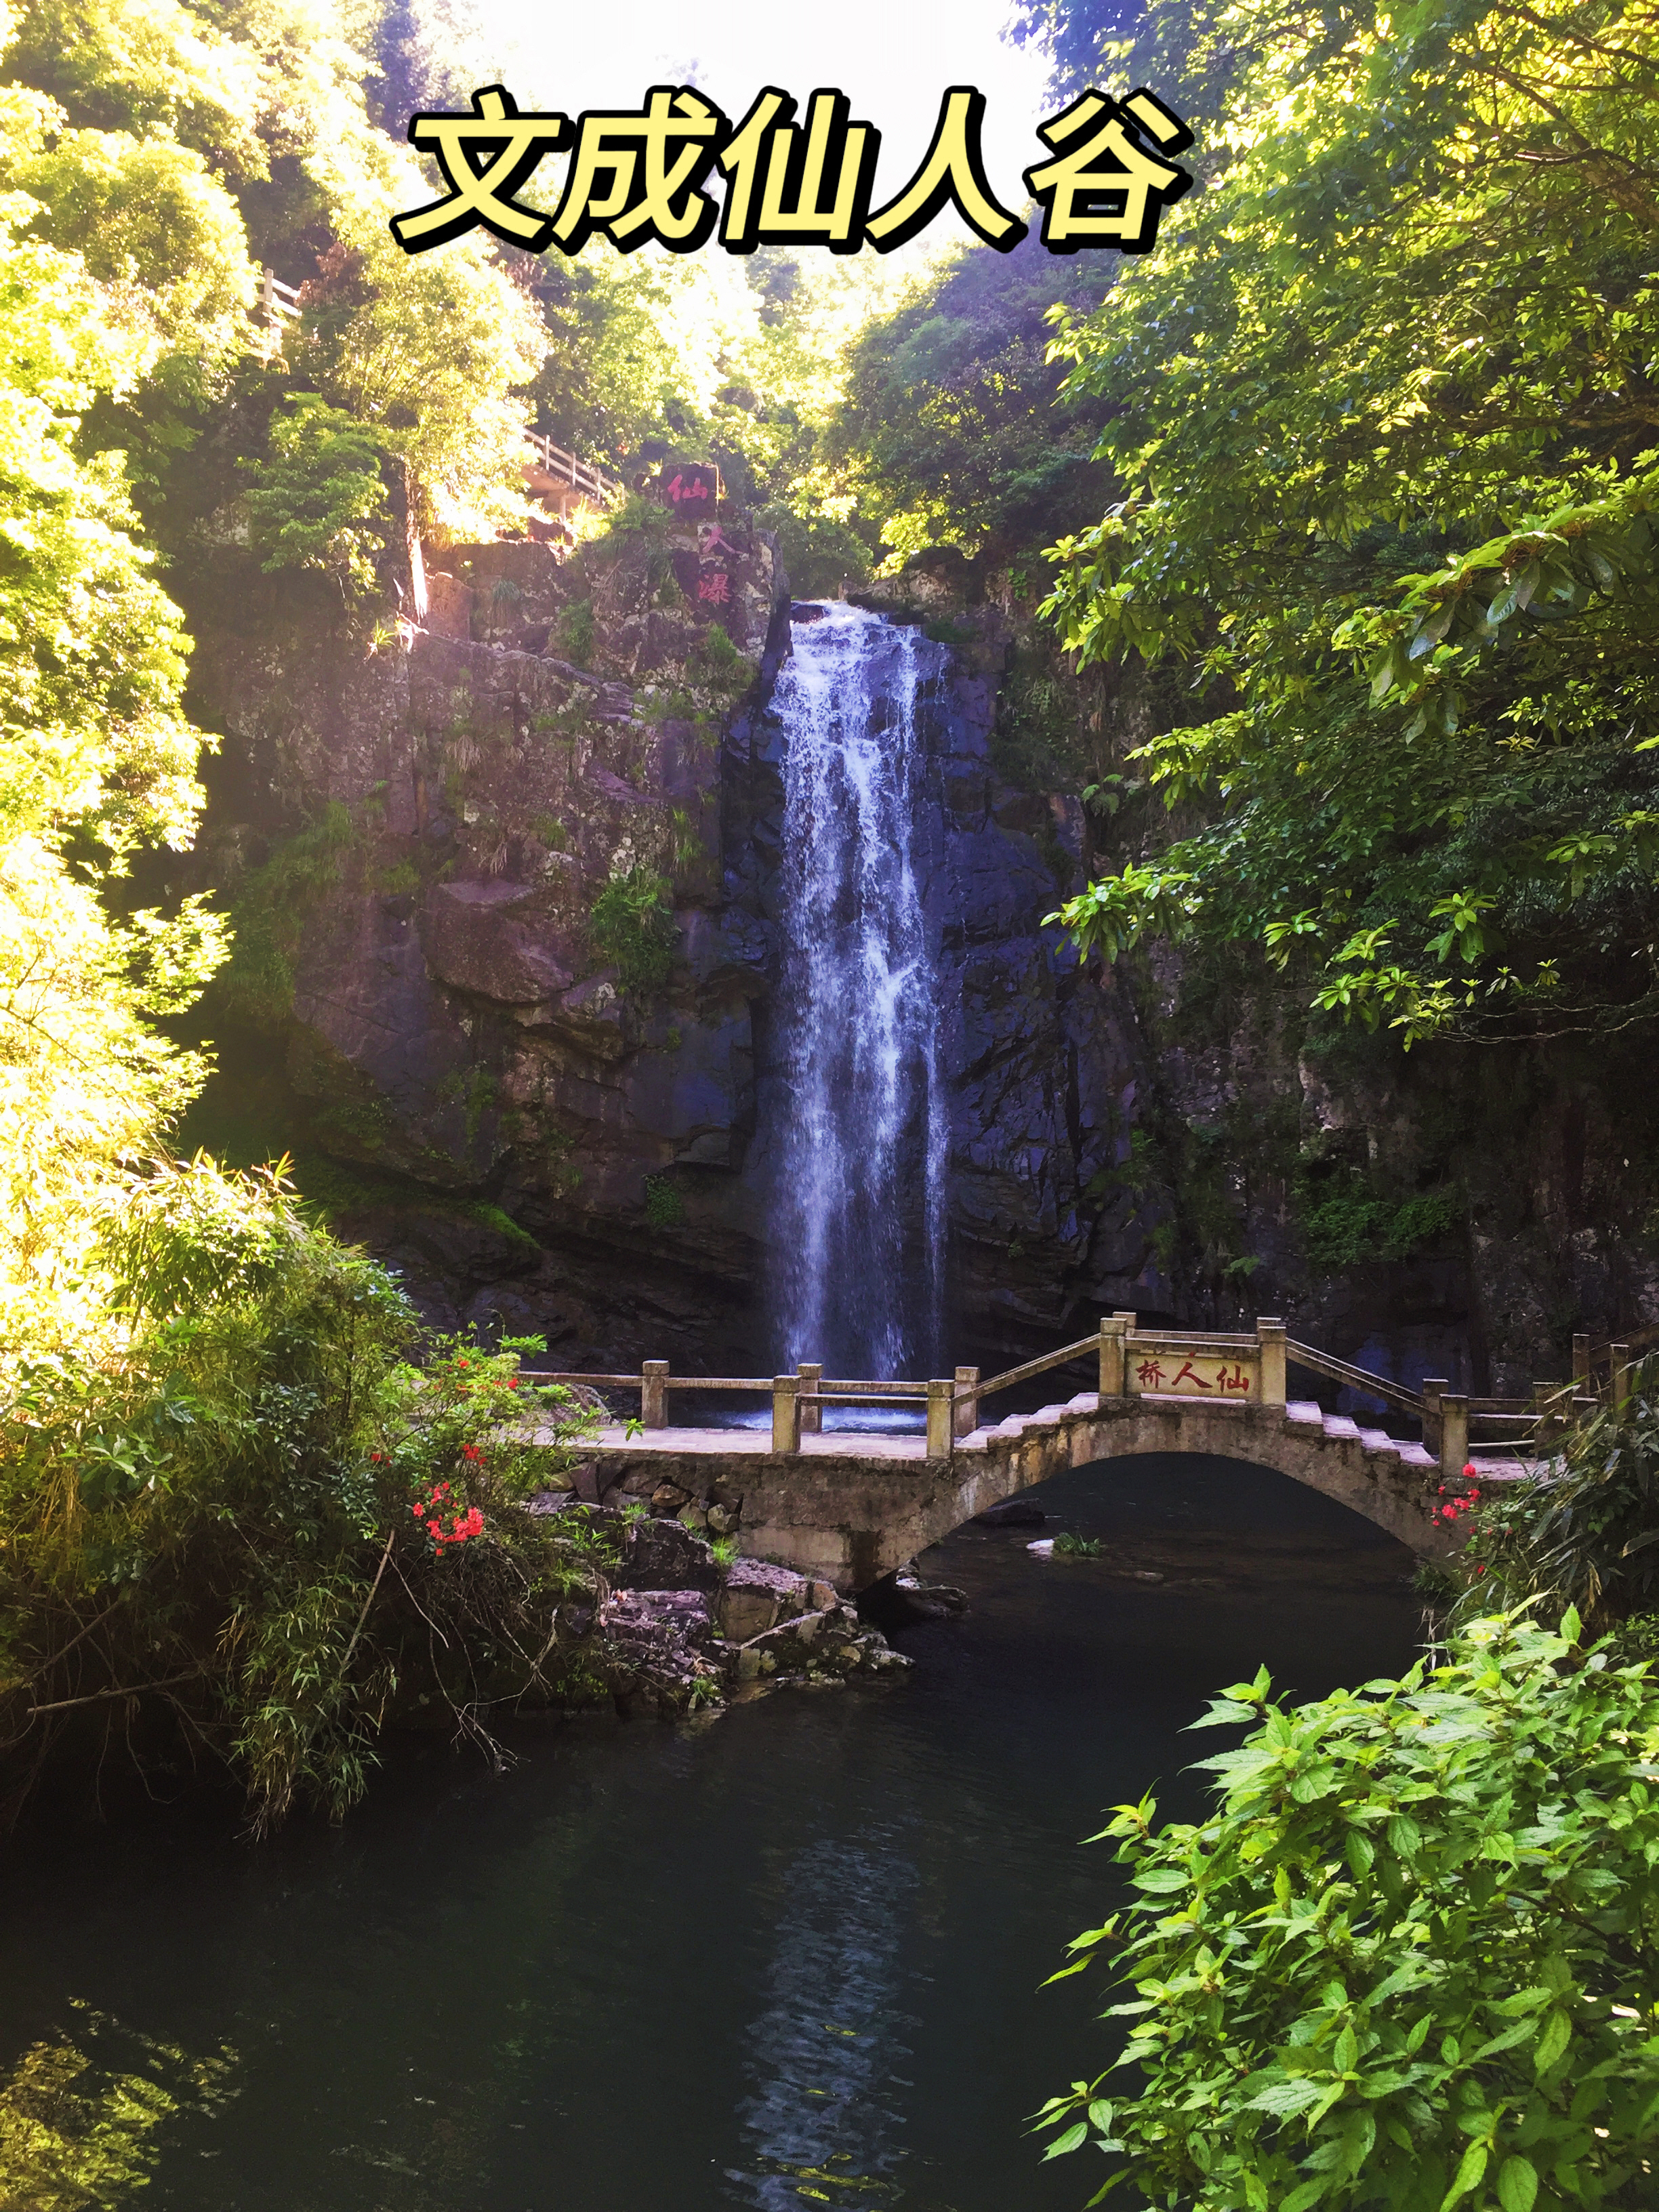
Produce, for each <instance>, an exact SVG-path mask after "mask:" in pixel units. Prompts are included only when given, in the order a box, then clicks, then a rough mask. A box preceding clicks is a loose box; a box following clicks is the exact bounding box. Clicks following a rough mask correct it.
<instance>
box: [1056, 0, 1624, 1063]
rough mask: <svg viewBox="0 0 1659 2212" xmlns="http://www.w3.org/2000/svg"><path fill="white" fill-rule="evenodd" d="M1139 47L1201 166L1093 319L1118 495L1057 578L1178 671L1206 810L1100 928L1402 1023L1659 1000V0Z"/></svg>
mask: <svg viewBox="0 0 1659 2212" xmlns="http://www.w3.org/2000/svg"><path fill="white" fill-rule="evenodd" d="M1123 67H1124V69H1125V70H1126V71H1127V74H1128V76H1130V77H1131V79H1133V80H1139V78H1142V77H1145V76H1147V75H1149V74H1152V75H1155V76H1157V79H1158V82H1160V83H1161V85H1162V87H1163V88H1164V92H1165V94H1166V96H1168V97H1170V98H1171V99H1172V100H1174V102H1175V104H1176V106H1178V107H1180V108H1182V110H1183V112H1188V113H1191V114H1194V115H1195V116H1198V117H1201V118H1206V122H1205V125H1204V131H1203V137H1202V142H1201V145H1200V149H1199V150H1198V152H1197V153H1196V154H1195V155H1194V159H1195V160H1199V161H1200V164H1201V166H1202V167H1203V168H1204V169H1205V170H1206V179H1205V181H1206V184H1207V185H1208V187H1209V188H1208V189H1207V190H1200V191H1195V192H1194V193H1192V194H1190V195H1189V196H1188V198H1187V199H1186V200H1185V201H1184V202H1183V203H1182V205H1181V206H1180V207H1179V208H1178V209H1177V210H1175V211H1174V214H1173V215H1172V216H1170V217H1169V218H1166V227H1165V234H1164V236H1163V237H1161V238H1160V241H1159V246H1158V252H1156V253H1155V254H1153V255H1151V256H1149V257H1148V258H1146V259H1145V260H1144V261H1141V262H1139V263H1137V264H1135V265H1134V266H1133V268H1131V269H1129V270H1127V271H1126V273H1125V275H1124V276H1123V277H1122V278H1121V280H1120V282H1119V283H1117V284H1116V285H1115V287H1114V288H1113V289H1112V290H1111V291H1110V293H1109V295H1107V298H1106V300H1105V301H1104V302H1103V305H1102V306H1101V307H1099V308H1098V309H1097V311H1096V313H1094V314H1093V315H1092V316H1091V317H1088V318H1087V319H1084V318H1080V317H1077V316H1072V317H1070V318H1068V319H1066V321H1065V322H1064V325H1063V326H1062V328H1061V330H1060V334H1059V343H1060V349H1061V350H1062V352H1063V354H1064V355H1065V356H1066V358H1068V359H1069V360H1070V361H1071V362H1073V370H1072V375H1071V380H1070V387H1071V389H1072V390H1073V391H1074V392H1079V393H1081V394H1082V395H1084V396H1085V397H1086V398H1089V399H1090V400H1091V402H1093V403H1094V404H1097V405H1099V406H1102V407H1103V409H1104V410H1105V412H1106V416H1107V418H1108V419H1107V421H1106V427H1105V429H1104V433H1103V437H1102V440H1101V444H1100V452H1101V454H1102V456H1103V459H1105V460H1106V461H1107V462H1109V464H1110V465H1111V466H1112V468H1113V469H1114V470H1115V473H1116V476H1117V478H1118V480H1119V483H1120V484H1121V493H1120V495H1119V497H1118V499H1117V501H1116V502H1115V504H1114V505H1113V506H1112V507H1111V508H1110V509H1109V512H1108V513H1107V514H1106V516H1105V518H1104V520H1101V521H1099V522H1097V524H1096V525H1095V526H1094V527H1093V528H1091V529H1090V530H1087V531H1085V532H1078V533H1075V534H1073V536H1071V537H1069V538H1066V539H1064V540H1063V541H1062V543H1061V544H1060V548H1059V550H1058V558H1059V561H1060V574H1059V580H1058V583H1057V586H1056V589H1055V591H1054V595H1053V599H1052V601H1051V605H1050V611H1051V613H1052V615H1053V617H1054V620H1055V621H1056V623H1058V625H1059V627H1060V634H1061V635H1062V636H1063V638H1064V641H1065V642H1066V645H1067V646H1068V647H1070V648H1072V649H1073V650H1074V651H1075V652H1076V653H1077V654H1078V655H1079V657H1080V659H1082V660H1083V661H1084V662H1085V663H1086V662H1088V661H1091V660H1094V659H1117V660H1123V661H1127V662H1129V663H1139V664H1141V665H1165V666H1168V667H1177V666H1179V667H1181V668H1182V671H1183V673H1184V675H1185V677H1186V678H1187V683H1188V703H1187V704H1186V705H1185V706H1184V707H1182V708H1180V709H1178V710H1177V713H1176V715H1175V716H1174V717H1173V718H1171V717H1170V716H1167V715H1166V716H1165V718H1164V720H1165V724H1166V726H1164V727H1163V728H1161V729H1160V731H1159V732H1158V734H1156V735H1155V736H1154V737H1153V738H1152V741H1151V743H1150V744H1147V745H1146V747H1145V748H1144V749H1143V750H1142V751H1141V753H1140V755H1139V758H1140V759H1141V760H1143V761H1144V762H1145V763H1146V773H1147V774H1148V775H1150V777H1151V778H1152V781H1154V783H1155V784H1156V785H1157V786H1158V787H1160V788H1161V790H1162V791H1163V793H1164V796H1165V798H1166V799H1168V800H1169V801H1170V804H1171V805H1180V806H1181V807H1182V815H1181V818H1180V824H1179V830H1180V834H1178V835H1177V836H1176V841H1175V842H1174V844H1173V846H1172V847H1171V848H1169V849H1167V850H1165V851H1164V852H1163V853H1162V854H1160V855H1159V856H1158V860H1157V861H1156V862H1155V863H1150V862H1149V860H1148V859H1147V858H1146V856H1142V857H1141V858H1139V859H1138V860H1135V861H1133V863H1132V864H1131V865H1130V866H1128V867H1127V868H1126V869H1124V870H1123V871H1121V872H1120V873H1119V874H1118V875H1117V876H1116V877H1115V878H1109V879H1108V880H1107V881H1106V882H1105V883H1103V884H1100V885H1098V886H1097V887H1096V888H1095V889H1094V890H1091V891H1090V892H1089V893H1087V894H1085V896H1083V897H1082V898H1080V899H1079V900H1077V901H1075V902H1073V903H1072V904H1071V905H1070V906H1068V907H1067V908H1066V909H1065V915H1066V921H1067V923H1068V924H1069V925H1070V926H1071V927H1072V928H1073V930H1074V931H1075V932H1076V933H1077V935H1078V936H1079V939H1080V940H1081V941H1082V942H1084V943H1085V944H1093V945H1099V946H1100V948H1101V949H1102V950H1103V951H1105V952H1106V953H1107V954H1108V956H1109V957H1110V956H1111V955H1112V954H1113V953H1114V952H1115V951H1117V950H1119V949H1121V947H1122V946H1123V945H1125V944H1127V943H1130V942H1133V939H1134V937H1135V936H1136V935H1137V934H1139V933H1142V932H1144V931H1146V930H1147V929H1152V930H1154V931H1157V932H1159V933H1166V934H1181V933H1187V932H1189V931H1192V930H1198V931H1200V932H1203V933H1209V934H1211V935H1212V936H1216V937H1220V938H1239V939H1253V940H1255V942H1256V943H1257V944H1259V945H1263V946H1264V947H1265V948H1266V950H1267V953H1268V955H1269V957H1272V958H1273V960H1274V961H1276V962H1277V963H1280V964H1281V965H1283V966H1285V967H1286V968H1287V969H1289V971H1290V972H1291V975H1293V976H1294V977H1296V978H1297V979H1301V980H1303V983H1304V990H1306V989H1308V988H1309V987H1311V988H1312V991H1313V994H1314V996H1315V1000H1316V1003H1317V1004H1318V1005H1319V1006H1322V1007H1324V1008H1326V1009H1327V1010H1328V1011H1330V1012H1333V1013H1334V1014H1337V1015H1339V1016H1341V1017H1343V1018H1348V1019H1358V1020H1360V1021H1362V1022H1364V1023H1365V1024H1372V1025H1375V1024H1386V1025H1388V1026H1389V1027H1391V1028H1393V1029H1395V1030H1397V1031H1398V1032H1399V1034H1400V1036H1401V1039H1402V1040H1403V1041H1404V1042H1407V1043H1410V1042H1412V1041H1413V1039H1414V1038H1417V1037H1419V1036H1424V1035H1426V1034H1431V1033H1433V1032H1436V1031H1441V1030H1462V1031H1465V1032H1469V1031H1472V1032H1474V1033H1476V1034H1480V1035H1497V1036H1505V1035H1510V1034H1520V1035H1522V1036H1535V1035H1537V1034H1540V1033H1541V1032H1543V1033H1551V1032H1559V1031H1560V1030H1570V1029H1572V1028H1575V1027H1577V1028H1583V1027H1593V1026H1595V1025H1597V1024H1601V1025H1612V1026H1619V1025H1624V1024H1629V1023H1631V1022H1632V1021H1635V1020H1638V1019H1642V1020H1645V1019H1648V1018H1650V1017H1651V1015H1652V1014H1653V1013H1654V1012H1656V1011H1659V987H1656V979H1655V975H1654V972H1653V966H1652V954H1651V946H1650V940H1651V921H1650V916H1651V901H1652V885H1653V878H1654V872H1655V864H1656V857H1659V835H1656V830H1659V781H1656V779H1659V767H1656V760H1659V755H1656V753H1655V752H1654V751H1653V750H1651V748H1652V746H1653V745H1654V744H1656V743H1659V712H1656V699H1659V692H1656V665H1655V661H1654V650H1655V640H1656V638H1659V538H1656V534H1655V533H1656V520H1655V517H1656V495H1659V477H1656V447H1655V438H1656V431H1659V409H1656V406H1655V404H1654V400H1653V396H1652V385H1651V358H1652V354H1653V349H1654V343H1655V337H1656V329H1659V324H1656V294H1655V291H1654V280H1653V275H1652V270H1653V258H1652V257H1653V248H1654V243H1655V234H1656V228H1659V139H1656V137H1655V131H1656V127H1659V18H1656V16H1655V14H1654V11H1653V9H1652V8H1651V6H1650V5H1648V4H1645V0H1583V4H1578V0H1571V4H1569V0H1553V4H1550V5H1547V6H1546V7H1544V8H1542V9H1533V8H1527V7H1520V6H1512V5H1510V4H1508V0H1425V4H1424V5H1422V6H1417V7H1413V8H1411V9H1407V10H1406V11H1405V12H1404V13H1403V14H1401V13H1398V12H1396V13H1395V14H1393V15H1389V14H1386V13H1384V12H1383V11H1381V10H1379V9H1376V8H1375V7H1374V6H1372V5H1370V4H1367V3H1366V0H1361V4H1358V5H1351V4H1343V5H1340V6H1338V7H1336V8H1335V9H1318V10H1303V11H1299V12H1298V11H1296V10H1292V11H1291V12H1290V13H1288V14H1287V13H1285V12H1282V11H1278V10H1273V9H1267V8H1264V7H1262V6H1261V5H1260V4H1259V0H1219V4H1208V3H1207V0H1206V4H1204V5H1202V6H1200V7H1199V8H1198V9H1196V10H1194V9H1192V8H1190V7H1188V6H1186V5H1185V4H1184V3H1183V4H1182V5H1181V6H1180V7H1176V5H1175V0H1167V4H1164V0H1160V4H1159V5H1158V6H1155V7H1154V8H1153V9H1152V13H1151V15H1150V16H1149V18H1148V22H1147V26H1146V31H1145V33H1144V35H1143V36H1142V38H1141V39H1140V40H1139V44H1138V45H1137V46H1136V47H1135V49H1134V51H1133V53H1132V54H1131V55H1129V56H1128V58H1127V59H1126V60H1124V62H1123ZM1171 719H1173V720H1176V723H1177V725H1178V726H1173V727H1171V726H1167V724H1168V722H1169V721H1170V720H1171Z"/></svg>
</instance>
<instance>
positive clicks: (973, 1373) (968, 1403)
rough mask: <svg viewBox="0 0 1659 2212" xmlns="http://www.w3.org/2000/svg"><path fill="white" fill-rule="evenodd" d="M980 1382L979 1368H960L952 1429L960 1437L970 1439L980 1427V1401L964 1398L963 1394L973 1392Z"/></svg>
mask: <svg viewBox="0 0 1659 2212" xmlns="http://www.w3.org/2000/svg"><path fill="white" fill-rule="evenodd" d="M978 1382H979V1370H978V1368H977V1367H958V1368H957V1402H956V1407H955V1419H954V1420H953V1421H952V1423H951V1426H952V1429H953V1431H954V1432H955V1433H956V1435H957V1436H959V1437H970V1436H972V1434H973V1433H974V1431H975V1429H976V1428H977V1427H978V1426H979V1401H978V1399H977V1398H964V1397H963V1395H962V1393H963V1391H964V1390H971V1389H975V1387H976V1385H977V1384H978Z"/></svg>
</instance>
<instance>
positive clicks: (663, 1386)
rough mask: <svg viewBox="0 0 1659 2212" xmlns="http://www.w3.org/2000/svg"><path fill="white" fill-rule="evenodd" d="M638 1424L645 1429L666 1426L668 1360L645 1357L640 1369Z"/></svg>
mask: <svg viewBox="0 0 1659 2212" xmlns="http://www.w3.org/2000/svg"><path fill="white" fill-rule="evenodd" d="M640 1425H641V1428H646V1429H665V1428H666V1427H667V1426H668V1362H667V1361H666V1360H665V1359H647V1360H646V1361H645V1363H644V1364H643V1365H642V1366H641V1369H640Z"/></svg>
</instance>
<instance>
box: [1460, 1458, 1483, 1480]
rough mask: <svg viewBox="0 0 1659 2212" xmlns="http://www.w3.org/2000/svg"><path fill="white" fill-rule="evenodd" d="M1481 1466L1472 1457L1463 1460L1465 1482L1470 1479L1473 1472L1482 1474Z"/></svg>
mask: <svg viewBox="0 0 1659 2212" xmlns="http://www.w3.org/2000/svg"><path fill="white" fill-rule="evenodd" d="M1472 1474H1480V1468H1478V1467H1477V1466H1476V1465H1475V1463H1474V1461H1473V1460H1472V1459H1466V1460H1465V1461H1464V1462H1463V1480H1465V1482H1467V1481H1468V1479H1469V1477H1470V1476H1471V1475H1472Z"/></svg>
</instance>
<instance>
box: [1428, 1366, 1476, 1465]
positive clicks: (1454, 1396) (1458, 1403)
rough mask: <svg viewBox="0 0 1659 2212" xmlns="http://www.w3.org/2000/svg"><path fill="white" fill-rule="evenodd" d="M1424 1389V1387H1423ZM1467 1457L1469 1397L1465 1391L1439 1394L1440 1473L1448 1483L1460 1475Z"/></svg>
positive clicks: (1444, 1391)
mask: <svg viewBox="0 0 1659 2212" xmlns="http://www.w3.org/2000/svg"><path fill="white" fill-rule="evenodd" d="M1425 1387H1426V1386H1425ZM1468 1456H1469V1395H1468V1391H1467V1390H1442V1392H1441V1393H1440V1473H1441V1477H1442V1479H1443V1480H1444V1481H1447V1482H1450V1481H1452V1480H1455V1478H1456V1477H1459V1476H1461V1475H1462V1472H1463V1468H1464V1466H1465V1464H1466V1463H1467V1462H1468Z"/></svg>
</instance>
